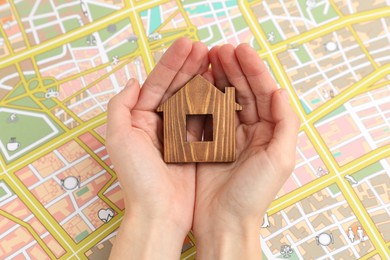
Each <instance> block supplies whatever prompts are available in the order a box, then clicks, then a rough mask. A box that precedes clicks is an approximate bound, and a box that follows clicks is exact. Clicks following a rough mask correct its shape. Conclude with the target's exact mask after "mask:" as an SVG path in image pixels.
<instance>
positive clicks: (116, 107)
mask: <svg viewBox="0 0 390 260" xmlns="http://www.w3.org/2000/svg"><path fill="white" fill-rule="evenodd" d="M139 93H140V86H139V83H138V81H137V80H136V79H130V80H129V82H127V84H126V86H125V88H124V89H123V90H122V91H121V92H119V93H118V94H117V95H116V96H114V97H113V98H111V100H110V102H109V103H108V114H107V136H110V134H113V133H115V132H118V131H119V130H120V129H123V128H125V129H126V128H127V129H131V110H132V109H133V108H134V106H135V104H136V103H137V101H138V97H139Z"/></svg>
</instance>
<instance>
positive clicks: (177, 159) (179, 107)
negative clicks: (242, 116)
mask: <svg viewBox="0 0 390 260" xmlns="http://www.w3.org/2000/svg"><path fill="white" fill-rule="evenodd" d="M241 109H242V108H241V106H240V105H239V104H237V103H236V101H235V88H234V87H226V88H225V93H223V92H221V91H220V90H219V89H217V88H216V87H215V86H214V85H212V84H211V83H210V82H208V81H207V80H206V79H204V78H203V77H202V76H200V75H197V76H195V77H194V78H193V79H192V80H191V81H189V82H188V83H187V84H186V85H185V86H184V87H183V88H181V89H180V90H179V91H178V92H176V94H175V95H173V96H172V97H170V98H169V99H168V100H166V101H165V102H164V103H163V104H162V105H160V106H159V107H158V108H157V111H158V112H163V121H164V126H163V129H164V130H163V131H164V161H165V162H167V163H185V162H232V161H234V160H235V159H236V128H235V111H237V110H241ZM206 114H209V115H212V118H213V120H212V121H213V138H212V140H213V141H195V142H190V141H187V127H186V117H187V115H206Z"/></svg>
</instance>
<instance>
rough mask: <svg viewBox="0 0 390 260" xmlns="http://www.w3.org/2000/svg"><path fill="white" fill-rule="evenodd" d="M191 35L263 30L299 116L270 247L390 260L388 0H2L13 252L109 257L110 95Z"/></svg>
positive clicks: (117, 207) (273, 210)
mask: <svg viewBox="0 0 390 260" xmlns="http://www.w3.org/2000/svg"><path fill="white" fill-rule="evenodd" d="M182 36H185V37H188V38H190V39H192V40H193V41H202V42H204V43H205V44H207V45H208V46H209V47H210V48H211V47H212V46H215V45H220V44H225V43H231V44H233V45H238V44H239V43H242V42H247V43H249V44H250V45H251V46H252V47H253V48H255V49H256V51H257V52H258V54H259V56H260V57H261V58H262V59H263V60H264V61H265V63H266V65H267V66H268V68H269V69H270V71H271V72H272V75H273V77H274V78H275V80H276V82H277V84H278V85H279V86H280V87H283V88H286V89H287V90H288V93H289V95H290V100H291V103H292V104H293V106H294V109H295V110H296V112H297V113H298V115H299V116H300V118H301V121H302V124H301V129H300V133H299V137H298V145H297V149H296V155H297V161H296V168H295V170H294V172H293V173H292V175H291V177H290V178H289V179H288V180H287V182H286V183H285V185H284V186H283V188H282V189H281V190H280V191H279V193H278V195H277V197H276V198H275V200H274V201H273V202H272V204H271V205H270V208H269V209H268V211H267V214H266V215H265V216H264V222H263V224H262V225H261V226H259V227H258V228H259V233H260V234H261V235H260V242H259V243H260V244H261V248H262V251H263V258H264V259H390V99H389V97H390V75H389V74H390V0H371V1H367V0H262V1H261V0H253V1H250V0H249V1H244V0H227V1H217V0H213V1H205V0H181V1H180V0H150V1H146V0H36V1H30V0H0V155H1V156H0V259H107V257H108V255H109V252H110V250H111V247H112V243H113V242H114V241H115V235H116V230H117V229H118V227H119V225H120V223H121V218H122V216H123V213H124V210H125V209H124V201H123V198H122V193H121V188H120V186H119V183H118V180H117V178H116V175H115V172H114V171H113V166H112V163H111V161H110V158H109V156H108V154H107V151H106V149H105V147H104V140H105V134H106V116H107V114H106V111H107V103H108V101H109V99H110V98H111V97H112V96H114V95H115V94H116V93H118V92H119V91H120V90H121V89H122V88H123V87H124V85H125V84H126V82H127V81H128V79H130V78H132V77H134V78H137V79H138V80H139V81H140V82H141V83H142V82H144V81H145V78H146V76H147V75H148V73H150V71H151V70H152V69H153V67H154V66H155V64H156V63H157V62H158V60H159V58H160V57H161V55H162V54H163V53H164V51H165V50H166V49H167V48H168V47H169V45H170V44H171V43H172V42H173V41H174V40H175V39H177V38H179V37H182ZM265 185H266V184H265ZM259 188H261V187H259ZM162 239H163V235H162ZM195 256H196V245H195V240H194V237H193V235H192V234H191V233H190V234H189V235H188V237H187V238H186V240H185V241H184V244H183V249H182V255H181V258H182V259H195Z"/></svg>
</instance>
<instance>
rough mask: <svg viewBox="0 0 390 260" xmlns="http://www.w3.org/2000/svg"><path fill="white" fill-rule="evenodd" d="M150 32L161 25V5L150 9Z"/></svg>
mask: <svg viewBox="0 0 390 260" xmlns="http://www.w3.org/2000/svg"><path fill="white" fill-rule="evenodd" d="M149 22H150V24H149V33H153V32H154V31H155V30H157V28H158V27H159V26H160V25H161V23H162V20H161V12H160V7H159V6H156V7H153V8H152V9H150V20H149Z"/></svg>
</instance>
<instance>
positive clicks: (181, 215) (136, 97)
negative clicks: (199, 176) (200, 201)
mask: <svg viewBox="0 0 390 260" xmlns="http://www.w3.org/2000/svg"><path fill="white" fill-rule="evenodd" d="M208 67H209V61H208V49H207V47H206V46H205V45H203V44H202V43H199V42H195V43H192V42H191V41H190V40H188V39H185V38H181V39H179V40H177V41H176V42H175V43H173V44H172V46H171V47H170V48H169V49H168V50H167V51H166V52H165V54H164V55H163V56H162V58H161V59H160V61H159V62H158V64H157V65H156V66H155V68H154V70H153V71H152V72H151V73H150V75H149V76H148V78H147V79H146V81H145V83H144V84H143V87H142V88H140V86H139V84H138V82H137V81H136V80H130V81H129V82H128V84H127V86H126V87H125V89H124V90H122V92H120V93H119V94H118V95H116V96H115V97H113V98H112V99H111V101H110V102H109V106H108V129H107V140H106V146H107V149H108V152H109V154H110V157H111V160H112V162H113V165H114V168H115V171H116V173H117V176H118V179H119V181H120V184H121V186H122V190H123V193H124V200H125V206H126V213H125V217H124V221H123V223H125V222H126V221H127V219H140V220H143V221H145V222H147V223H149V224H150V225H152V224H153V223H155V222H157V223H158V224H157V225H162V226H165V225H166V226H169V227H173V229H174V232H177V233H179V236H178V237H179V238H178V240H179V241H177V242H178V243H179V245H180V247H181V245H182V244H181V243H182V242H183V239H184V237H185V236H186V235H187V233H188V232H189V230H190V228H191V225H192V217H193V208H194V206H193V205H194V197H195V170H196V166H195V164H169V165H167V164H166V163H165V162H164V161H163V157H162V147H163V146H162V128H161V127H162V121H161V118H160V117H159V115H158V114H156V108H157V106H158V105H159V104H160V103H161V102H162V101H163V100H164V99H166V98H167V97H169V96H170V95H172V93H174V92H175V91H176V90H177V89H178V88H179V87H181V86H182V85H184V84H185V83H186V82H187V81H189V80H190V79H191V78H192V77H194V76H195V75H196V74H199V73H203V72H205V71H207V70H208ZM150 227H151V226H150ZM133 228H134V227H133ZM145 232H146V231H145ZM180 237H182V238H180ZM180 239H181V241H180Z"/></svg>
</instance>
